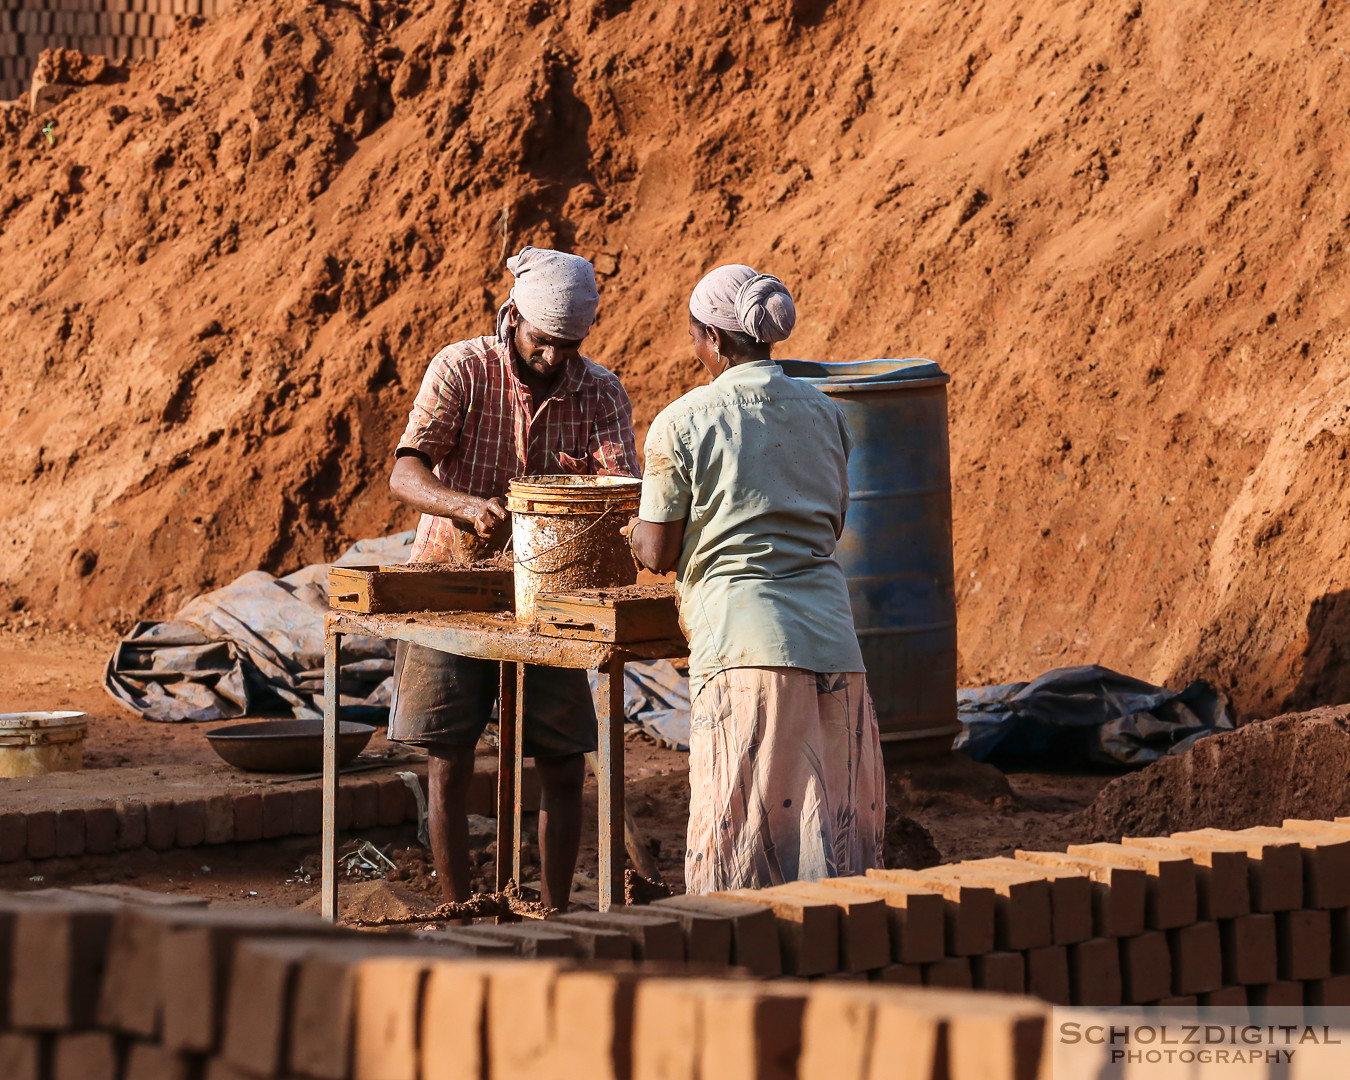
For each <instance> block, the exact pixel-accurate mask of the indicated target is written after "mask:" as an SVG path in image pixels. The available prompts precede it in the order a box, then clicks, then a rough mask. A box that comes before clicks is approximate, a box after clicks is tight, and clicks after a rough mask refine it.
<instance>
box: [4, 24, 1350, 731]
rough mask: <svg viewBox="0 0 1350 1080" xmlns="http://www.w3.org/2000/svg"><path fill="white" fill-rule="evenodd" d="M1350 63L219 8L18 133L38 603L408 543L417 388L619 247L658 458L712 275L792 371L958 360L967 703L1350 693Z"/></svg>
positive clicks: (7, 552) (612, 312)
mask: <svg viewBox="0 0 1350 1080" xmlns="http://www.w3.org/2000/svg"><path fill="white" fill-rule="evenodd" d="M1348 36H1350V12H1347V11H1346V10H1345V9H1344V8H1343V7H1342V6H1338V5H1289V4H1285V5H1280V4H1271V3H1253V4H1244V5H1216V4H1211V3H1209V2H1207V0H1174V2H1169V3H1161V2H1153V0H1147V2H1143V3H1141V2H1140V0H1118V2H1115V3H1109V4H1079V3H1068V2H1066V0H1032V2H1030V3H1012V2H1010V0H1001V2H995V3H971V2H953V3H927V4H908V5H897V4H894V3H888V2H884V0H839V2H836V3H828V2H825V0H788V2H783V0H780V2H776V3H773V4H756V5H752V6H750V7H749V8H744V7H734V6H733V7H730V8H729V7H727V6H726V5H724V4H720V3H714V2H713V0H695V2H694V3H691V4H681V5H672V4H666V3H662V2H660V0H632V2H627V0H572V2H564V3H560V4H556V5H550V4H542V3H535V2H525V0H514V2H510V3H501V4H466V3H463V2H462V0H454V2H444V0H442V2H436V3H433V2H432V0H416V2H413V3H409V4H400V3H378V4H377V3H373V2H372V0H362V2H361V3H359V4H350V5H347V4H342V5H338V4H311V3H305V2H302V0H253V2H250V3H248V4H244V5H240V7H239V8H238V9H237V10H236V11H235V12H233V13H231V14H230V15H227V16H223V17H221V18H220V19H218V20H216V21H214V22H212V23H210V24H200V23H197V22H194V20H185V22H184V26H183V28H182V29H181V30H180V31H179V32H178V33H177V35H176V36H175V37H174V38H173V39H172V40H171V41H170V42H169V43H168V45H167V47H166V48H165V50H164V52H163V54H162V55H161V57H160V58H159V59H157V60H156V61H153V62H138V63H137V64H135V65H133V66H132V67H131V68H130V70H129V72H128V77H127V79H126V81H124V82H116V83H113V84H104V85H96V86H86V87H82V88H80V89H78V90H77V91H76V92H75V93H73V94H72V95H71V96H70V97H69V98H68V99H67V100H65V101H64V102H62V103H61V104H60V105H58V106H57V107H56V108H55V109H54V110H53V111H51V112H49V113H46V114H45V115H43V116H42V117H36V118H35V117H32V116H30V115H29V114H28V113H27V111H26V110H25V109H24V108H22V107H20V106H18V105H17V104H16V105H14V106H11V107H3V106H0V336H3V339H4V341H5V343H6V358H5V363H4V364H3V365H2V366H0V402H3V405H0V423H2V424H3V427H4V428H5V431H6V447H5V454H4V460H5V462H6V464H5V466H4V468H3V469H0V520H3V525H4V532H5V534H6V543H5V544H4V545H3V547H0V581H3V582H4V584H3V586H0V606H3V607H4V608H10V609H14V608H18V609H26V610H29V611H39V612H43V613H49V614H52V615H54V616H55V617H57V618H60V619H63V620H76V621H79V622H82V623H90V622H96V621H98V620H102V619H109V618H112V619H117V620H121V621H123V622H125V621H128V620H130V619H131V618H133V617H136V616H139V615H142V614H150V615H153V614H165V613H169V612H172V611H173V610H174V609H175V608H176V607H177V605H178V604H179V603H181V602H182V601H183V600H184V599H186V598H187V597H189V596H192V595H195V594H197V593H198V592H200V591H202V590H203V589H205V588H208V587H210V586H212V585H218V584H220V583H222V582H224V581H227V580H229V579H230V578H232V577H233V576H235V575H237V574H239V573H240V572H242V571H245V570H250V569H253V568H255V567H264V568H267V569H270V570H286V569H290V568H293V567H295V566H297V565H299V564H302V563H306V562H312V561H315V560H319V559H323V558H326V557H329V556H332V555H333V554H334V553H335V552H336V551H338V550H339V549H340V548H341V547H342V546H343V545H344V544H345V543H347V542H348V541H350V540H351V539H354V538H356V537H360V536H370V535H375V534H379V533H383V532H385V531H389V530H393V529H396V528H402V527H407V526H409V525H410V524H411V523H412V521H413V515H412V514H410V513H409V512H408V511H407V510H406V509H404V508H402V507H400V506H399V505H397V504H396V503H395V502H394V501H393V500H392V499H391V498H390V496H389V494H388V492H387V489H386V485H385V479H386V474H387V471H388V468H389V465H390V451H391V449H392V447H393V446H394V443H395V441H396V439H397V436H398V433H399V431H400V429H401V426H402V424H403V417H404V416H405V414H406V411H407V408H408V406H409V403H410V401H411V398H412V396H413V394H414V392H415V389H416V386H417V384H418V382H419V380H420V378H421V375H422V372H423V371H424V369H425V366H426V363H427V360H428V359H429V357H430V356H431V354H432V353H433V352H434V351H435V350H436V349H437V348H438V347H439V346H440V345H442V344H444V343H445V342H448V341H453V340H456V339H458V338H461V337H464V336H468V335H474V334H480V333H484V332H488V331H489V330H490V328H491V325H492V314H493V311H494V308H495V306H496V305H497V304H498V303H499V302H500V301H501V300H502V299H503V297H504V295H505V293H506V290H507V287H508V280H507V275H506V273H505V271H504V268H503V265H502V261H503V257H504V256H505V255H506V254H508V253H510V252H511V251H513V250H515V249H517V248H518V247H519V246H520V245H522V244H524V243H526V242H529V243H534V244H557V245H561V246H563V247H566V248H570V249H573V250H576V251H579V252H582V253H583V254H586V255H588V256H591V257H592V258H594V260H595V263H596V267H597V269H598V271H599V274H600V282H601V287H602V292H603V298H602V306H601V318H600V321H599V323H598V325H597V326H596V329H595V332H594V333H593V335H592V336H591V338H590V339H588V343H587V348H588V351H589V352H590V353H591V355H592V356H594V357H595V358H596V359H597V360H599V361H600V362H601V363H604V364H606V365H608V366H609V367H611V368H613V369H614V370H615V371H617V372H618V373H619V374H620V375H621V376H622V378H623V380H624V382H625V384H626V385H627V387H628V389H629V391H630V393H631V395H632V397H633V400H634V403H635V407H636V414H637V418H638V424H639V428H642V427H644V426H645V424H646V423H647V422H648V421H649V420H650V418H651V417H652V416H653V415H654V413H655V411H656V410H657V409H658V408H659V407H660V406H661V405H663V404H664V403H665V402H667V401H669V400H670V399H671V398H672V397H673V396H674V395H676V394H678V393H680V392H681V391H683V390H686V389H688V388H689V387H691V386H692V385H694V384H695V383H696V382H697V381H698V380H699V378H700V376H699V373H698V369H697V367H696V365H695V363H694V361H693V359H692V357H691V355H690V353H689V346H688V342H687V338H686V337H685V318H684V303H685V298H686V296H687V294H688V292H689V290H690V288H691V287H692V285H693V284H694V282H695V281H696V280H697V278H698V277H699V275H700V274H701V273H702V272H703V271H705V270H706V269H708V268H709V267H711V266H712V265H715V264H716V263H718V262H720V261H728V260H741V261H748V262H750V263H753V264H755V265H756V266H758V267H760V268H763V269H765V270H770V271H772V272H774V273H777V274H779V275H780V276H782V277H783V278H784V280H786V281H787V282H788V284H789V285H790V286H791V288H792V289H793V291H794V293H795V294H796V296H797V298H798V301H799V307H800V316H801V322H800V328H799V330H798V332H797V334H796V335H794V337H793V340H792V342H791V349H790V352H791V353H793V354H795V355H798V356H803V357H807V358H812V359H818V360H851V359H864V358H868V357H873V356H906V355H922V356H929V357H932V358H933V359H935V360H937V361H939V362H940V363H941V364H942V366H943V367H944V368H945V369H947V370H948V371H950V372H951V373H952V375H953V382H952V386H951V404H952V450H953V468H954V482H955V509H956V533H955V546H956V560H957V579H958V586H957V593H958V602H959V606H960V619H961V626H962V637H961V650H962V655H961V678H962V681H963V683H965V684H967V685H969V684H975V683H980V682H999V681H1005V680H1008V679H1011V678H1025V677H1029V676H1033V675H1035V674H1037V673H1039V672H1041V671H1043V670H1045V669H1046V668H1049V667H1051V666H1054V665H1057V664H1069V663H1079V662H1085V661H1097V662H1101V663H1104V664H1107V665H1109V666H1111V667H1115V668H1120V669H1123V670H1126V671H1129V672H1131V673H1133V674H1136V675H1139V676H1142V677H1144V678H1148V679H1150V680H1152V681H1155V682H1170V683H1184V682H1185V681H1186V680H1187V679H1189V678H1191V677H1193V676H1207V677H1209V678H1211V679H1213V680H1214V681H1215V682H1216V683H1217V684H1219V685H1221V686H1223V687H1225V688H1229V689H1231V690H1232V691H1233V693H1234V695H1235V699H1236V701H1237V703H1238V705H1239V707H1240V708H1241V709H1242V710H1243V711H1244V712H1248V713H1251V712H1256V713H1259V714H1261V715H1272V714H1274V713H1276V712H1278V711H1280V709H1281V708H1282V707H1285V706H1289V705H1292V706H1294V707H1307V706H1310V705H1312V704H1317V703H1323V702H1334V701H1340V700H1345V699H1347V698H1350V666H1347V665H1345V664H1343V663H1340V662H1339V658H1340V657H1341V655H1342V654H1343V652H1344V650H1345V647H1346V646H1345V643H1346V641H1347V640H1348V639H1350V601H1348V600H1347V599H1346V597H1347V596H1350V563H1347V561H1346V560H1345V558H1344V551H1343V546H1344V543H1343V537H1342V535H1341V533H1342V531H1343V530H1342V529H1340V528H1339V525H1340V523H1343V522H1344V521H1345V519H1346V515H1347V509H1350V473H1348V472H1347V462H1346V454H1347V450H1350V407H1347V406H1346V404H1345V402H1346V401H1347V400H1350V368H1347V365H1346V363H1345V358H1344V343H1345V335H1346V328H1347V318H1346V315H1347V310H1346V308H1347V303H1350V299H1348V298H1350V289H1347V288H1346V285H1347V276H1348V275H1350V263H1347V259H1346V250H1345V238H1344V222H1345V221H1346V219H1347V216H1350V187H1347V185H1346V184H1345V183H1344V182H1343V180H1344V174H1345V170H1346V168H1347V154H1350V149H1347V148H1350V77H1347V76H1348V75H1350V71H1347V57H1346V54H1345V51H1344V43H1345V39H1346V38H1347V37H1348ZM49 124H50V127H48V126H47V125H49ZM44 128H45V129H46V130H47V132H48V134H47V135H44V134H43V131H44ZM1328 523H1334V524H1335V525H1336V526H1337V527H1334V528H1328V527H1327V525H1328Z"/></svg>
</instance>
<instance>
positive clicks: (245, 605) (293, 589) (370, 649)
mask: <svg viewBox="0 0 1350 1080" xmlns="http://www.w3.org/2000/svg"><path fill="white" fill-rule="evenodd" d="M412 539H413V534H412V533H411V532H405V533H398V534H397V535H394V536H386V537H382V538H380V539H377V540H362V541H360V542H358V543H356V544H354V545H352V547H350V548H348V549H347V551H345V552H344V553H343V554H342V556H341V557H340V558H339V559H337V562H338V563H339V564H343V565H358V566H376V565H380V566H385V565H390V564H393V563H401V562H406V561H407V558H408V552H409V550H410V547H411V544H412ZM328 565H329V564H327V563H320V564H316V565H314V566H306V567H305V568H304V569H302V570H297V571H296V572H295V573H293V574H287V575H286V576H285V577H280V578H278V577H273V576H272V575H271V574H268V573H266V572H264V571H262V570H253V571H250V572H249V573H247V574H243V575H242V576H240V577H238V578H236V579H235V580H234V581H232V582H230V584H228V585H226V586H225V587H224V588H221V589H216V590H215V591H213V592H209V593H206V594H205V595H203V596H199V597H197V598H195V599H193V600H190V601H188V603H186V604H184V605H183V607H182V608H181V609H180V610H179V611H178V613H177V614H176V615H174V617H173V618H172V619H171V620H169V621H167V622H142V623H138V624H137V625H136V627H135V629H133V630H132V632H131V633H130V634H129V635H127V637H125V638H123V639H122V640H121V641H120V642H119V643H118V645H117V648H116V649H115V650H114V652H113V655H112V657H111V659H110V660H109V661H108V668H107V671H106V673H105V675H104V686H105V687H106V688H107V690H108V692H109V693H110V694H112V696H113V697H114V698H116V699H117V700H118V701H119V702H121V703H122V704H123V705H125V706H127V707H128V708H130V709H132V710H134V711H135V712H138V713H140V714H141V715H142V716H144V717H145V718H146V719H147V720H156V721H160V722H163V723H173V722H176V721H182V720H223V719H226V718H228V717H235V716H246V715H256V714H259V713H269V714H285V713H289V714H290V715H291V716H294V717H296V718H314V717H320V716H322V715H323V638H324V631H323V620H324V614H325V613H326V612H327V611H328ZM342 659H343V666H342V674H341V679H340V681H339V684H338V689H339V691H340V693H341V695H342V706H343V710H344V716H345V717H346V718H347V719H351V720H358V719H365V720H381V721H382V720H383V719H384V718H385V717H386V716H387V715H388V710H389V698H390V692H391V690H392V688H393V678H392V676H393V671H394V649H393V645H392V644H391V643H390V642H387V641H384V640H382V639H380V638H372V637H362V636H358V635H351V636H347V637H344V638H343V641H342Z"/></svg>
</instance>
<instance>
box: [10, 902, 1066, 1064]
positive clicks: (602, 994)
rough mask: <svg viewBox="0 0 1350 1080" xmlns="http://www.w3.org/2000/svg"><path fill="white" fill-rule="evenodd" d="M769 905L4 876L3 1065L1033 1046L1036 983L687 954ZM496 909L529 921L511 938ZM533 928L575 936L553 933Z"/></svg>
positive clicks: (1038, 1043) (900, 1056) (754, 922)
mask: <svg viewBox="0 0 1350 1080" xmlns="http://www.w3.org/2000/svg"><path fill="white" fill-rule="evenodd" d="M151 901H154V902H151ZM766 911H767V909H766V908H764V907H762V906H755V905H749V906H746V905H743V904H738V903H736V902H734V901H727V902H726V903H724V904H722V905H720V906H719V905H717V904H712V905H711V906H709V907H704V908H699V909H697V910H695V909H693V908H689V907H684V906H682V905H680V904H672V905H670V906H669V907H668V909H665V910H663V911H662V912H659V913H652V914H650V917H649V918H648V919H647V920H646V921H647V924H648V925H647V926H646V928H645V929H644V928H642V927H640V926H639V925H638V924H639V921H640V918H639V917H638V916H632V915H631V913H630V918H629V920H628V922H627V923H626V924H625V926H626V929H625V930H624V931H622V932H618V931H606V930H603V929H598V928H595V927H588V926H587V924H586V923H585V922H584V921H576V922H572V923H562V922H560V923H559V924H558V926H559V927H560V930H559V931H557V932H556V933H555V932H552V931H550V933H549V934H545V933H543V928H539V927H532V926H531V925H530V924H517V926H515V927H514V928H513V927H507V926H503V927H474V928H460V929H457V930H456V929H452V930H445V931H441V932H439V933H437V934H435V935H433V936H431V937H429V938H418V937H412V936H395V935H372V934H357V933H353V932H347V931H343V930H340V929H336V928H333V927H330V926H329V925H328V924H326V923H324V922H322V921H320V920H317V919H314V918H311V917H306V916H301V915H297V914H293V913H287V912H273V913H267V912H258V911H252V912H242V913H241V912H239V911H237V910H232V909H223V910H222V909H210V908H207V907H205V906H204V905H200V904H193V903H191V902H187V903H184V902H181V901H168V900H165V899H164V898H154V897H151V896H149V895H144V894H143V895H142V896H141V897H136V896H134V895H133V894H131V893H129V892H126V891H124V893H123V895H122V896H121V897H119V898H114V897H112V896H109V895H106V894H98V893H92V892H86V893H81V892H76V891H64V890H49V891H47V892H43V893H27V894H17V895H14V894H11V895H8V896H0V976H3V979H4V983H3V989H4V991H5V993H4V995H3V1001H2V1004H3V1011H2V1012H0V1075H2V1076H4V1077H6V1078H7V1080H160V1078H171V1080H242V1078H245V1077H254V1078H268V1077H306V1078H310V1080H348V1078H352V1080H418V1078H419V1077H420V1078H422V1080H442V1078H444V1080H449V1078H475V1080H477V1078H488V1077H490V1078H493V1080H512V1078H517V1077H520V1078H525V1077H529V1078H530V1080H551V1078H559V1080H561V1078H572V1077H580V1076H585V1077H595V1078H601V1080H658V1078H660V1080H681V1078H687V1080H719V1078H725V1080H740V1078H744V1080H751V1078H757V1077H762V1078H765V1080H790V1078H793V1077H800V1078H801V1080H825V1078H829V1080H848V1078H853V1077H856V1078H858V1080H866V1078H868V1077H874V1076H877V1077H879V1076H881V1075H893V1067H894V1063H896V1062H899V1061H902V1060H903V1061H905V1062H907V1063H912V1067H913V1069H914V1074H915V1075H923V1076H948V1077H950V1078H952V1080H976V1078H978V1080H985V1078H987V1077H1008V1078H1009V1080H1011V1078H1013V1077H1032V1076H1035V1075H1036V1074H1037V1071H1038V1070H1039V1069H1040V1068H1041V1063H1042V1060H1043V1058H1044V1049H1043V1048H1044V1045H1045V1041H1046V1029H1047V1026H1048V1017H1047V1013H1048V1010H1047V1009H1046V1007H1045V1006H1044V1005H1043V1004H1041V1003H1039V1002H1036V1001H1034V1000H1032V999H1030V998H1005V997H999V996H995V995H976V994H973V993H960V992H941V991H928V990H922V989H917V990H916V989H912V988H907V987H888V986H876V985H872V984H868V983H863V984H860V985H851V984H848V983H837V982H832V981H823V982H815V983H812V982H807V981H805V980H793V981H781V980H765V979H755V978H751V977H748V976H747V975H745V974H744V973H740V972H734V973H729V972H725V971H724V972H718V973H717V974H718V977H716V978H714V977H710V974H711V973H710V971H709V969H708V968H707V966H706V965H689V964H688V963H687V956H686V952H685V948H686V945H687V944H689V943H693V942H698V943H699V944H698V947H699V948H705V949H711V951H710V952H709V954H708V955H710V956H711V955H721V957H722V960H723V963H725V960H726V955H727V951H728V950H733V951H734V950H742V951H745V950H750V951H752V952H753V950H754V949H756V948H758V947H759V946H760V945H761V944H763V943H764V942H766V941H767V942H772V941H773V940H774V938H775V935H774V927H773V917H772V916H766V915H765V914H764V913H765V912H766ZM711 912H715V913H711ZM766 917H767V919H768V922H767V923H766V922H765V918H766ZM550 925H552V924H550ZM616 925H617V924H616ZM766 926H767V928H768V931H769V936H768V938H763V934H762V931H763V930H764V929H765V927H766ZM512 929H515V930H525V929H535V930H539V931H540V933H539V934H538V935H537V936H536V937H535V940H534V944H533V945H532V946H530V947H529V948H525V947H523V944H522V943H523V942H524V941H525V940H526V939H525V937H524V936H521V935H518V936H516V937H513V936H512V935H511V933H509V931H511V930H512ZM611 934H612V935H613V936H615V937H616V938H618V939H621V940H622V941H624V942H631V943H633V948H634V950H638V945H637V943H639V942H641V943H642V945H641V950H647V949H650V950H651V952H650V953H649V954H648V959H647V962H646V963H645V964H641V965H639V964H635V963H633V962H632V960H631V959H626V960H617V961H616V960H608V959H606V958H605V957H606V954H607V953H608V952H609V951H610V950H609V949H607V948H606V947H605V945H603V944H602V943H603V942H605V939H606V936H607V935H611ZM550 936H553V937H557V938H558V939H560V940H562V941H565V942H571V943H572V944H571V946H570V950H571V954H570V955H568V956H556V955H551V954H549V952H548V950H547V948H546V947H545V944H546V942H547V941H548V939H549V937H550ZM714 939H715V941H714ZM676 942H678V943H679V946H680V947H679V948H675V947H674V945H673V943H676ZM710 943H711V944H710ZM609 944H611V945H612V943H609ZM714 946H715V947H714ZM641 950H639V951H641ZM620 951H623V950H620ZM521 952H523V953H525V954H526V956H525V957H524V958H521V957H518V956H515V955H514V954H516V953H521ZM657 954H660V955H662V956H665V957H666V959H664V960H659V961H658V960H657V959H656V956H657ZM888 1063H889V1064H888Z"/></svg>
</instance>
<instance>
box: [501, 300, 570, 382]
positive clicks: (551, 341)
mask: <svg viewBox="0 0 1350 1080" xmlns="http://www.w3.org/2000/svg"><path fill="white" fill-rule="evenodd" d="M511 325H512V327H513V328H514V331H515V333H514V338H513V340H514V343H515V346H516V355H517V356H518V357H519V358H520V366H521V367H522V368H523V369H524V370H523V371H521V372H520V376H521V379H522V380H523V381H524V382H527V383H531V384H533V385H536V386H538V385H540V384H542V383H547V382H550V381H552V380H553V379H554V378H556V377H557V376H558V374H559V373H560V372H561V371H562V369H563V367H564V366H565V365H566V364H567V362H568V361H569V360H571V359H572V357H574V356H579V355H581V342H580V341H563V340H562V339H560V338H555V337H550V336H549V335H548V334H546V333H544V332H543V331H542V330H540V329H539V328H538V327H536V326H532V325H531V324H530V323H528V322H526V321H525V317H524V316H523V315H521V314H520V312H518V311H517V312H514V313H513V314H512V323H511Z"/></svg>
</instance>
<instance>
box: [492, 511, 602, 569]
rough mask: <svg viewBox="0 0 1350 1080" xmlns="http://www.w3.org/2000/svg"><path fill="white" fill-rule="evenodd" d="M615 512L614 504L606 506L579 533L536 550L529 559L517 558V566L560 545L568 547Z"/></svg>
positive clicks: (554, 549) (540, 557) (530, 561)
mask: <svg viewBox="0 0 1350 1080" xmlns="http://www.w3.org/2000/svg"><path fill="white" fill-rule="evenodd" d="M613 512H614V506H613V505H610V506H607V507H605V509H604V510H603V511H602V512H601V514H600V516H599V517H598V518H596V519H595V520H594V521H592V522H591V523H590V524H589V525H587V526H586V527H585V528H584V529H582V530H581V531H580V532H579V533H573V534H572V535H571V536H569V537H568V538H567V539H566V540H559V541H558V542H557V543H556V544H554V545H553V546H552V547H546V548H544V550H543V551H536V552H535V553H534V554H533V555H531V556H530V557H529V558H528V559H516V565H517V566H525V565H526V564H527V563H532V562H534V560H535V559H542V558H543V557H544V556H545V555H547V554H548V553H549V552H551V551H557V550H558V549H559V548H560V547H566V546H567V545H568V544H570V543H571V542H572V541H573V540H576V539H578V538H580V537H582V536H585V535H586V534H587V533H588V532H590V531H591V530H592V529H594V528H595V527H596V526H597V525H599V524H600V522H602V521H604V520H605V518H607V517H609V515H610V514H612V513H613Z"/></svg>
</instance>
